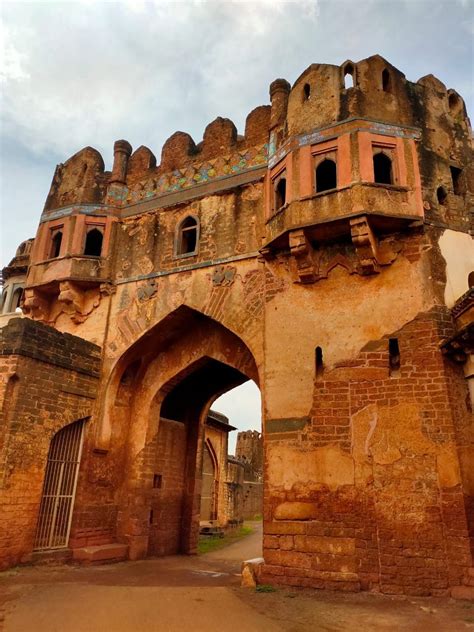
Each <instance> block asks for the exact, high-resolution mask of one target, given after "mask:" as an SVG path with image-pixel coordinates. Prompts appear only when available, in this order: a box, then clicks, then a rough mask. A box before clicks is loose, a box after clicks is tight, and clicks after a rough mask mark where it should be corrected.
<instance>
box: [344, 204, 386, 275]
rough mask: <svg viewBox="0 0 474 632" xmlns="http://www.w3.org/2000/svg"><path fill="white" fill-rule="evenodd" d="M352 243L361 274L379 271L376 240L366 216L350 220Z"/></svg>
mask: <svg viewBox="0 0 474 632" xmlns="http://www.w3.org/2000/svg"><path fill="white" fill-rule="evenodd" d="M350 225H351V237H352V243H353V244H354V246H355V249H356V253H357V257H358V259H359V264H360V267H361V271H362V274H376V273H378V272H380V269H379V263H380V262H379V253H378V244H377V238H376V237H375V235H374V233H373V231H372V228H371V227H370V224H369V221H368V219H367V216H366V215H363V216H362V217H354V218H353V219H351V220H350Z"/></svg>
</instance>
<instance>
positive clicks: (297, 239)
mask: <svg viewBox="0 0 474 632" xmlns="http://www.w3.org/2000/svg"><path fill="white" fill-rule="evenodd" d="M289 242H290V255H291V261H292V268H293V271H294V272H295V274H296V276H297V277H298V281H299V283H314V282H315V281H317V280H318V279H319V260H318V257H317V255H316V253H315V252H314V249H313V246H312V245H311V243H310V242H309V240H308V238H307V237H306V235H305V234H304V231H303V230H294V231H292V232H290V234H289Z"/></svg>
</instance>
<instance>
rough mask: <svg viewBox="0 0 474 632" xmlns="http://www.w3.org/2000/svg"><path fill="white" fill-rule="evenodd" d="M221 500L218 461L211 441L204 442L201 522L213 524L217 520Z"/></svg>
mask: <svg viewBox="0 0 474 632" xmlns="http://www.w3.org/2000/svg"><path fill="white" fill-rule="evenodd" d="M218 498H219V470H218V461H217V457H216V454H215V451H214V448H213V447H212V444H211V442H210V441H209V440H206V441H205V442H204V447H203V455H202V484H201V506H200V511H199V517H200V522H203V521H209V522H213V521H214V520H216V519H217V503H218Z"/></svg>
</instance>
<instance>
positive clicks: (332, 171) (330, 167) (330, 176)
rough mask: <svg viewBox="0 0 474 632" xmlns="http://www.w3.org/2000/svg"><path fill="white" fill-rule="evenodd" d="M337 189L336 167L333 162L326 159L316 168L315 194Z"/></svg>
mask: <svg viewBox="0 0 474 632" xmlns="http://www.w3.org/2000/svg"><path fill="white" fill-rule="evenodd" d="M336 188H337V167H336V163H335V162H334V160H329V158H326V159H325V160H323V161H322V162H320V163H319V165H318V166H317V168H316V193H321V192H322V191H329V190H330V189H336Z"/></svg>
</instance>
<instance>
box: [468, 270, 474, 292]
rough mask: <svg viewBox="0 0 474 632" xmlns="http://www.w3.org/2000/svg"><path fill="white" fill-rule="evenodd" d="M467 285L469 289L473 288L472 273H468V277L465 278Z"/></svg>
mask: <svg viewBox="0 0 474 632" xmlns="http://www.w3.org/2000/svg"><path fill="white" fill-rule="evenodd" d="M467 284H468V286H469V288H471V287H474V271H473V272H469V275H468V277H467Z"/></svg>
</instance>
